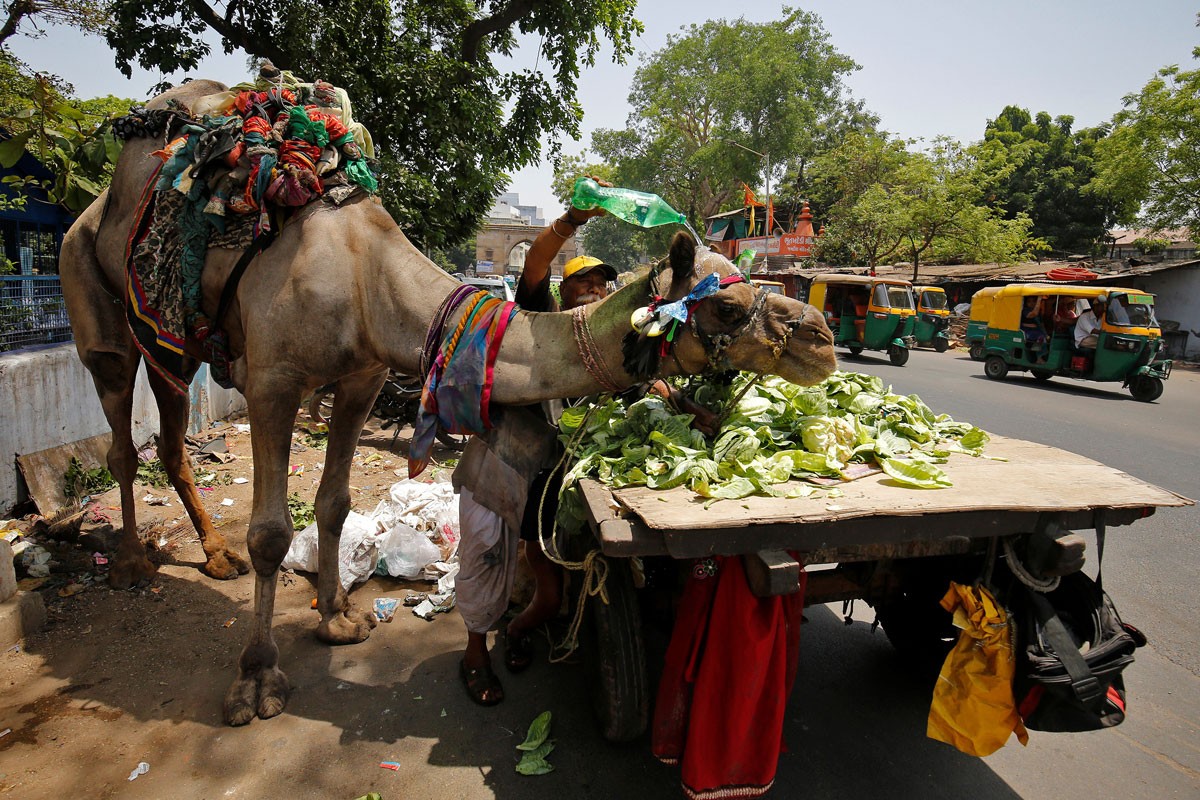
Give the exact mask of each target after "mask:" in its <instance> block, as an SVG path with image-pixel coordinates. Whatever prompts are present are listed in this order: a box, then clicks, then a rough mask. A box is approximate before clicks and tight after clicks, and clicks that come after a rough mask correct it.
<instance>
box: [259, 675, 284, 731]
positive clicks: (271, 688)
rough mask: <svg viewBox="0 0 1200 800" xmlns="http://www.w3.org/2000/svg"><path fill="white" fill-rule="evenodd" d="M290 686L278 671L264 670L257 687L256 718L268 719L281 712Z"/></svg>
mask: <svg viewBox="0 0 1200 800" xmlns="http://www.w3.org/2000/svg"><path fill="white" fill-rule="evenodd" d="M291 691H292V686H291V684H290V683H288V679H287V676H286V675H284V674H283V672H282V671H281V670H279V669H269V670H265V671H264V672H263V674H262V679H261V680H260V682H259V686H258V717H259V719H270V718H271V717H275V716H278V715H279V714H280V713H282V712H283V708H284V706H286V705H287V701H288V695H289V694H291Z"/></svg>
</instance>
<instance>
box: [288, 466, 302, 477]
mask: <svg viewBox="0 0 1200 800" xmlns="http://www.w3.org/2000/svg"><path fill="white" fill-rule="evenodd" d="M303 474H304V465H303V464H292V466H290V467H288V477H289V478H291V477H295V476H298V475H303Z"/></svg>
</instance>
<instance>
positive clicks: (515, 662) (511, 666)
mask: <svg viewBox="0 0 1200 800" xmlns="http://www.w3.org/2000/svg"><path fill="white" fill-rule="evenodd" d="M532 663H533V639H532V638H530V636H529V634H528V633H522V634H520V635H518V636H513V635H511V634H506V635H505V637H504V666H505V667H507V668H508V671H509V672H511V673H513V674H516V673H518V672H524V671H525V670H527V669H529V665H530V664H532Z"/></svg>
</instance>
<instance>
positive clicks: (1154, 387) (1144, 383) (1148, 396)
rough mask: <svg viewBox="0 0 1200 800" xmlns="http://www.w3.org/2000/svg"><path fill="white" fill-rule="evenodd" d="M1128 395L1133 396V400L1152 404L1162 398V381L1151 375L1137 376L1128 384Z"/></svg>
mask: <svg viewBox="0 0 1200 800" xmlns="http://www.w3.org/2000/svg"><path fill="white" fill-rule="evenodd" d="M1129 393H1130V394H1131V395H1133V399H1134V400H1140V401H1142V402H1143V403H1152V402H1154V401H1155V400H1157V399H1158V398H1160V397H1162V393H1163V382H1162V379H1161V378H1155V377H1154V376H1153V375H1138V376H1137V377H1136V378H1134V379H1133V380H1131V381H1130V382H1129Z"/></svg>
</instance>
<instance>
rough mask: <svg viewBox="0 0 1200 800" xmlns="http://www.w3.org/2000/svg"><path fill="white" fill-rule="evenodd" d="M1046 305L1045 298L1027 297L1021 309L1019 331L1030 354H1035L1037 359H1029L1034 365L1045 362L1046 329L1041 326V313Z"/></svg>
mask: <svg viewBox="0 0 1200 800" xmlns="http://www.w3.org/2000/svg"><path fill="white" fill-rule="evenodd" d="M1045 305H1046V298H1045V297H1034V296H1033V295H1029V296H1028V297H1026V298H1025V301H1024V304H1023V306H1022V308H1021V331H1022V332H1023V333H1024V334H1025V343H1026V344H1027V345H1028V347H1029V352H1030V353H1036V354H1037V358H1036V359H1031V360H1032V361H1033V362H1034V363H1035V364H1043V363H1045V361H1046V338H1047V337H1046V328H1045V327H1044V326H1043V324H1042V311H1043V309H1044V308H1045Z"/></svg>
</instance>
